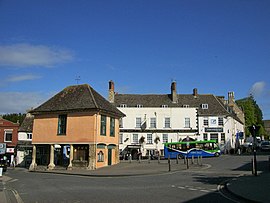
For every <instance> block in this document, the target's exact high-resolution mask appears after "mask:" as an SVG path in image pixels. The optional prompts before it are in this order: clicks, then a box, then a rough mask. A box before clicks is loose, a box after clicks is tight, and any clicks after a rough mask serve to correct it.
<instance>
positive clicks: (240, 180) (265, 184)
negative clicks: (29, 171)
mask: <svg viewBox="0 0 270 203" xmlns="http://www.w3.org/2000/svg"><path fill="white" fill-rule="evenodd" d="M210 167H211V165H209V164H202V165H200V164H199V163H196V162H194V164H191V163H189V168H188V169H187V165H185V164H183V163H179V164H176V163H175V162H173V163H171V165H170V166H169V164H168V161H167V160H161V162H160V163H158V162H157V161H155V162H151V163H148V161H146V160H144V161H142V162H141V163H138V162H137V161H135V162H131V163H130V162H129V161H124V162H121V163H120V164H117V165H113V166H109V167H103V168H100V169H97V170H84V169H73V170H66V169H64V168H56V169H54V170H46V169H45V168H39V169H38V170H36V171H35V172H38V173H53V174H64V175H79V176H92V177H123V176H144V175H156V174H168V173H175V172H179V171H192V172H196V171H202V170H207V169H209V168H210ZM15 170H16V169H15ZM4 179H5V176H4V175H3V176H2V177H0V200H1V203H2V202H7V201H6V200H7V198H6V196H5V192H4V190H5V188H4V187H5V185H4V181H3V182H2V180H4ZM224 185H225V187H224V188H225V190H227V192H228V193H229V194H231V195H232V196H235V197H237V198H238V199H240V200H242V201H243V202H270V195H269V193H270V170H268V171H259V172H258V175H257V176H254V175H252V174H250V175H242V176H239V177H236V178H233V179H230V180H228V181H227V182H226V183H225V184H224Z"/></svg>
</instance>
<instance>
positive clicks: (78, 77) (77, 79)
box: [75, 76, 81, 85]
mask: <svg viewBox="0 0 270 203" xmlns="http://www.w3.org/2000/svg"><path fill="white" fill-rule="evenodd" d="M75 80H76V81H77V85H78V84H79V81H80V80H81V76H77V77H76V78H75Z"/></svg>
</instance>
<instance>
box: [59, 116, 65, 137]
mask: <svg viewBox="0 0 270 203" xmlns="http://www.w3.org/2000/svg"><path fill="white" fill-rule="evenodd" d="M66 134H67V114H60V115H58V128H57V135H66Z"/></svg>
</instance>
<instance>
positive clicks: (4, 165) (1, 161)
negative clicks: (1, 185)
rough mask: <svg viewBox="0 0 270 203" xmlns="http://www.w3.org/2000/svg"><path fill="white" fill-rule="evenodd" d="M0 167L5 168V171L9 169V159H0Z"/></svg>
mask: <svg viewBox="0 0 270 203" xmlns="http://www.w3.org/2000/svg"><path fill="white" fill-rule="evenodd" d="M0 168H3V171H4V172H6V171H7V161H6V160H4V159H0Z"/></svg>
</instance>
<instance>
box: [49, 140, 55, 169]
mask: <svg viewBox="0 0 270 203" xmlns="http://www.w3.org/2000/svg"><path fill="white" fill-rule="evenodd" d="M54 167H55V165H54V145H53V144H51V149H50V164H49V165H48V170H52V169H54Z"/></svg>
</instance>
